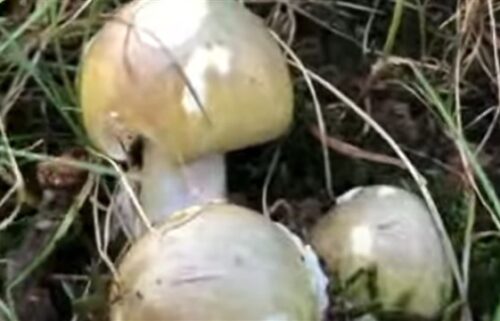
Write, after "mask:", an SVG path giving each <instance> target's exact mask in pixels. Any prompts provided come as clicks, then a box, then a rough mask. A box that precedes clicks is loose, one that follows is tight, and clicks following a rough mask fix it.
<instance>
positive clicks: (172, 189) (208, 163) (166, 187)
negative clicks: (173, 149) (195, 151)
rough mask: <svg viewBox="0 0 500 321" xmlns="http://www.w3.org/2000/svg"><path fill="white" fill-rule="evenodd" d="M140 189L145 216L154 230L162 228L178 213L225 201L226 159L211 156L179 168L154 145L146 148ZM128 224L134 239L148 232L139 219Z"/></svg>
mask: <svg viewBox="0 0 500 321" xmlns="http://www.w3.org/2000/svg"><path fill="white" fill-rule="evenodd" d="M140 186H141V188H140V193H139V198H140V202H141V205H142V209H143V211H144V213H145V215H146V216H147V218H148V219H149V220H150V222H151V223H152V224H153V226H154V225H157V224H161V223H163V222H164V221H165V220H166V219H167V218H168V217H169V216H170V215H172V214H173V213H175V212H176V211H179V210H183V209H185V208H188V207H190V206H194V205H200V204H205V203H208V202H211V201H214V200H221V199H222V200H223V199H225V198H226V166H225V160H224V155H222V154H212V155H208V156H204V157H202V158H199V159H197V160H194V161H192V162H189V163H186V164H177V163H175V162H173V161H169V157H168V156H165V154H164V153H163V152H161V151H159V150H158V149H157V148H155V146H154V145H151V144H146V146H145V148H144V152H143V167H142V172H141V182H140ZM129 221H130V219H129ZM125 224H126V225H128V226H127V229H128V230H129V231H132V233H133V234H134V236H139V235H141V234H142V233H143V232H144V231H145V226H143V225H144V224H143V223H142V222H141V221H140V220H139V218H138V217H137V216H135V218H132V221H131V222H125Z"/></svg>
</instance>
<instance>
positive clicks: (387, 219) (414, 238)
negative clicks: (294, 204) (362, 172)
mask: <svg viewBox="0 0 500 321" xmlns="http://www.w3.org/2000/svg"><path fill="white" fill-rule="evenodd" d="M312 246H313V247H314V249H315V250H316V251H317V253H318V255H319V256H320V257H321V258H323V259H324V260H325V262H326V266H327V268H328V270H329V271H330V272H331V273H332V274H333V276H334V277H336V278H337V279H336V280H337V281H338V282H339V285H340V287H341V288H343V290H344V294H345V296H346V298H347V299H349V300H350V301H351V302H352V303H353V304H355V305H358V306H372V305H376V306H378V308H379V310H380V312H381V313H387V314H393V313H394V314H403V315H407V316H417V317H423V318H434V317H436V316H437V315H438V314H439V313H440V312H442V309H443V308H444V306H445V304H446V303H447V302H448V300H449V298H450V295H451V290H452V273H451V270H450V268H449V266H448V262H447V260H446V256H445V253H444V247H443V245H442V242H441V239H440V238H439V235H438V233H437V230H436V228H435V226H434V224H433V222H432V219H431V216H430V214H429V212H428V210H427V208H426V207H425V205H424V204H423V202H422V201H421V200H420V199H419V198H418V197H416V196H415V195H413V194H411V193H409V192H407V191H405V190H403V189H400V188H396V187H392V186H384V185H378V186H369V187H358V188H355V189H353V190H351V191H349V192H347V193H345V194H344V195H343V196H341V197H340V198H339V199H338V205H337V206H336V207H334V208H333V209H332V210H331V211H330V212H329V213H328V214H327V215H326V216H324V217H323V218H321V219H320V220H319V221H318V223H317V225H316V226H315V227H314V228H313V231H312Z"/></svg>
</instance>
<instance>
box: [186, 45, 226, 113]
mask: <svg viewBox="0 0 500 321" xmlns="http://www.w3.org/2000/svg"><path fill="white" fill-rule="evenodd" d="M230 69H231V53H230V52H229V50H227V49H226V48H224V47H222V46H220V45H211V46H208V45H207V46H205V47H202V48H198V49H197V50H195V51H194V52H193V53H192V55H191V57H190V59H189V61H188V62H187V64H186V67H185V69H184V72H185V73H186V76H187V78H188V81H189V82H190V84H191V88H189V87H188V86H187V85H186V86H185V87H184V95H183V98H182V104H183V106H184V108H185V110H186V112H187V113H188V114H200V115H201V112H202V107H203V106H204V105H205V104H206V100H207V95H208V92H207V90H208V88H207V87H208V86H207V82H208V80H207V79H206V76H207V73H208V72H209V71H211V72H216V73H218V74H220V75H225V74H227V73H228V72H229V71H230ZM191 89H193V90H194V92H195V94H196V96H197V98H198V99H199V103H201V106H200V105H199V103H198V102H197V101H196V99H195V97H194V96H193V93H192V92H191Z"/></svg>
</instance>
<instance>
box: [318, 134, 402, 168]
mask: <svg viewBox="0 0 500 321" xmlns="http://www.w3.org/2000/svg"><path fill="white" fill-rule="evenodd" d="M310 131H311V133H312V134H313V136H314V137H316V138H317V139H318V140H320V141H323V140H324V142H325V143H326V145H328V147H330V148H331V149H333V150H334V151H336V152H337V153H339V154H342V155H346V156H350V157H353V158H358V159H364V160H368V161H371V162H375V163H381V164H387V165H393V166H396V167H399V168H401V169H404V170H406V166H405V164H404V163H403V162H402V161H401V160H400V159H397V158H395V157H391V156H387V155H383V154H378V153H374V152H369V151H366V150H364V149H361V148H359V147H357V146H354V145H351V144H349V143H346V142H344V141H341V140H339V139H337V138H335V137H332V136H325V137H322V135H321V134H320V132H319V130H318V128H317V127H316V126H314V125H313V126H311V128H310Z"/></svg>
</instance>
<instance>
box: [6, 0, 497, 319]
mask: <svg viewBox="0 0 500 321" xmlns="http://www.w3.org/2000/svg"><path fill="white" fill-rule="evenodd" d="M119 2H120V1H112V0H94V1H84V0H78V1H73V0H72V1H69V0H49V1H36V0H33V1H9V0H4V1H0V10H2V12H3V13H4V14H3V16H1V17H0V102H1V103H0V106H2V107H1V109H0V125H1V126H0V127H1V128H2V129H3V133H4V135H3V136H2V139H1V140H0V192H1V195H0V205H1V206H0V226H1V228H0V272H4V273H3V274H7V273H6V271H7V269H6V268H5V265H6V259H8V258H9V257H10V253H12V251H15V249H16V248H18V247H19V246H20V243H21V242H22V236H23V235H27V234H28V233H29V231H30V229H32V228H33V224H34V223H33V222H36V221H37V217H39V216H40V211H39V206H40V199H43V191H44V187H43V186H40V183H39V182H37V176H36V171H37V170H36V168H37V164H39V163H43V162H47V161H54V160H55V159H56V157H57V156H58V155H60V154H61V153H64V152H65V151H66V150H68V149H70V148H74V147H79V148H83V149H86V150H89V151H90V155H91V157H90V158H89V159H88V160H85V161H81V160H65V162H66V163H65V164H67V165H71V166H74V167H77V168H81V169H84V170H87V171H89V172H90V173H91V177H92V180H90V181H89V182H88V183H87V184H86V185H84V187H83V189H82V190H79V191H78V192H76V193H75V194H74V195H71V196H69V197H70V198H71V200H72V202H71V204H70V206H68V207H65V208H64V210H63V211H62V213H61V214H60V215H59V217H58V218H57V222H58V224H57V228H55V229H54V230H53V231H52V233H53V234H52V236H51V238H50V239H49V241H48V242H47V243H46V244H45V245H43V246H40V249H39V251H38V252H37V253H36V255H34V256H33V258H32V259H31V260H30V262H29V263H28V264H27V265H26V266H25V268H24V269H23V270H22V272H21V273H20V274H17V277H15V278H14V279H8V278H7V277H5V276H4V275H3V274H0V286H2V288H3V289H4V291H3V294H4V295H1V296H0V315H1V316H2V317H3V318H5V319H6V320H17V319H18V316H17V312H16V309H15V306H16V302H12V300H10V299H9V298H11V296H10V292H11V290H12V289H14V288H15V286H16V285H20V284H23V283H27V282H29V281H30V280H32V279H34V278H35V276H34V274H33V272H34V271H36V272H37V273H36V274H37V278H42V279H43V280H44V282H45V284H49V287H50V289H51V291H52V295H53V296H55V297H57V298H58V300H56V301H57V304H56V306H55V309H56V311H57V313H58V315H59V317H60V318H64V319H71V320H87V319H88V320H97V319H98V317H97V315H98V314H99V313H100V312H96V311H101V310H100V309H101V307H99V306H98V305H99V304H98V303H97V304H96V303H95V302H96V301H99V300H96V298H100V297H102V295H103V294H102V293H101V292H100V291H102V289H105V288H106V287H105V286H102V282H103V281H102V279H106V277H109V275H110V270H112V269H113V267H112V263H111V262H112V261H113V259H114V258H115V257H116V256H117V255H119V253H120V248H121V246H120V244H121V243H120V242H119V241H116V242H112V241H111V236H110V235H109V233H111V232H110V231H108V227H109V225H110V224H111V223H110V221H109V220H110V214H109V213H110V211H109V206H110V199H111V195H112V194H113V191H114V189H115V185H116V183H117V182H118V181H119V180H120V179H123V178H124V176H123V172H122V171H121V170H117V169H119V168H117V167H116V166H115V165H116V164H114V163H110V162H109V161H108V160H106V159H104V158H103V157H101V156H98V154H96V153H93V152H92V149H91V148H92V147H91V145H90V144H89V142H88V139H87V137H86V135H85V132H84V130H83V128H82V125H81V120H80V114H79V109H78V99H77V89H76V84H75V79H76V73H77V70H78V61H79V58H80V55H81V52H82V50H83V48H84V46H85V44H86V43H87V42H88V40H89V39H90V37H91V36H92V35H93V34H94V32H95V31H96V30H97V29H98V27H99V26H100V24H101V23H102V21H103V17H104V14H105V13H109V12H110V10H111V8H114V7H116V6H117V5H118V3H119ZM248 2H249V3H250V4H249V5H250V7H251V8H252V10H255V12H257V13H258V14H260V15H262V16H263V17H264V18H266V19H267V20H266V21H268V22H269V24H270V25H271V26H272V27H273V28H274V30H275V32H276V34H277V35H278V37H279V38H278V39H286V41H283V42H282V45H283V47H284V48H285V51H288V54H289V57H290V66H291V70H292V72H293V74H294V79H295V84H296V104H297V113H296V124H295V125H294V128H293V129H292V131H291V133H290V134H289V137H288V138H285V139H284V140H283V141H282V142H281V144H280V147H279V151H278V152H276V147H275V144H272V145H266V146H263V147H257V148H253V149H250V150H247V151H241V152H236V153H232V154H231V155H229V173H230V179H229V180H230V181H229V183H230V189H231V191H232V192H233V193H234V194H239V195H243V197H244V198H245V200H246V203H247V204H248V205H249V206H251V207H254V208H257V209H261V208H265V209H266V213H268V214H269V215H270V216H271V217H273V218H279V219H283V218H282V217H280V216H279V211H278V210H277V211H275V212H273V209H276V207H273V206H272V205H273V203H274V202H275V201H279V200H285V201H286V203H287V204H288V205H287V206H289V207H290V208H291V210H292V211H293V210H296V211H297V210H298V209H300V208H301V207H300V206H301V204H303V203H304V202H305V201H306V200H310V199H311V198H312V199H315V200H316V201H318V202H319V203H320V205H321V208H322V209H326V208H328V207H329V206H330V205H331V204H332V200H331V198H332V197H333V196H334V195H335V194H339V193H342V192H343V191H345V190H346V189H348V188H350V187H352V186H356V185H361V184H373V183H392V184H396V185H400V186H405V187H407V188H409V189H412V190H414V191H417V192H418V193H420V194H421V195H422V197H423V198H424V199H425V201H426V202H427V204H428V205H429V208H430V209H431V212H432V215H433V219H434V222H435V224H436V226H437V227H438V229H439V231H440V235H441V237H442V239H443V240H444V242H445V244H446V247H447V254H448V258H449V260H450V264H451V265H452V267H453V269H454V274H455V279H456V284H457V291H456V295H455V298H454V299H455V300H454V302H452V303H450V309H449V311H448V312H449V313H448V316H449V319H450V320H453V319H457V314H461V315H462V317H463V318H464V320H467V319H469V320H471V319H472V318H473V319H474V320H500V312H499V311H500V304H499V301H500V288H499V287H497V286H493V285H494V284H500V237H498V236H499V235H500V231H499V229H500V199H499V197H498V190H499V183H500V175H499V172H498V166H499V165H500V163H498V162H497V161H496V159H497V158H498V156H499V155H500V147H498V141H499V139H500V136H499V135H500V134H498V128H497V125H498V124H497V123H498V117H499V116H498V115H499V114H500V107H498V105H499V101H500V89H499V85H500V62H499V57H498V51H497V50H495V48H498V45H497V43H496V41H497V34H496V33H497V28H498V26H499V24H498V22H497V21H499V11H500V6H499V5H498V4H496V3H494V2H493V1H492V0H488V1H472V0H469V1H465V0H464V1H437V0H426V1H424V0H414V1H403V0H394V1H388V2H386V1H368V0H358V1H352V2H346V1H333V0H332V1H331V2H322V1H312V0H311V1H305V0H304V1H299V2H293V3H290V4H284V5H282V8H281V10H278V11H273V8H274V6H275V5H276V3H275V2H274V1H271V0H269V1H260V2H256V3H253V2H252V1H248ZM272 12H273V13H274V15H271V14H270V13H272ZM491 106H493V107H491ZM312 124H318V127H319V129H320V132H321V133H322V135H325V136H326V135H331V136H332V137H336V138H338V139H340V140H342V141H345V142H348V143H350V144H353V145H355V146H357V147H359V148H360V149H363V150H365V151H368V152H372V153H377V154H381V155H387V156H391V157H395V158H397V159H399V160H400V161H401V162H402V163H403V164H404V165H405V168H406V169H401V168H399V167H398V168H396V167H392V166H391V165H387V164H380V163H375V162H369V161H366V160H359V159H356V160H354V158H350V157H346V156H345V155H341V154H338V153H337V152H336V151H335V150H330V149H329V148H327V146H326V144H322V143H321V140H318V139H316V138H315V137H314V136H313V135H311V134H310V132H309V128H310V126H311V125H312ZM411 128H415V132H416V134H415V135H413V136H412V135H410V134H409V133H410V130H411ZM457 173H458V174H457ZM26 195H28V196H29V195H33V196H34V197H33V198H29V197H26ZM30 199H31V200H32V201H29V200H30ZM304 215H305V216H304ZM304 215H302V216H300V218H293V217H292V218H289V220H290V221H286V220H285V223H288V224H289V225H290V226H299V227H301V230H302V232H304V233H307V226H308V225H307V224H311V222H312V221H315V220H316V219H317V217H316V216H314V215H312V216H310V217H308V216H307V215H306V214H304ZM302 220H303V221H302ZM76 227H78V228H76ZM74 231H76V232H75V233H73V232H74ZM14 234H15V235H17V236H14ZM19 235H21V236H19ZM69 239H71V240H73V241H70V240H69ZM76 244H78V245H76ZM75 246H77V247H78V246H81V247H82V251H81V252H79V253H78V255H76V254H74V253H73V254H72V255H70V256H69V257H68V256H67V253H68V251H69V253H71V252H72V249H73V248H74V247H75ZM66 260H67V261H68V262H66ZM56 274H57V275H64V276H65V279H64V281H60V280H59V281H54V279H53V275H56ZM40 275H41V276H40ZM75 275H82V276H86V277H88V278H86V279H85V280H86V281H84V282H83V281H75V279H74V278H72V277H71V276H75ZM98 289H100V290H98ZM74 304H76V305H77V306H79V307H81V306H83V307H85V308H84V309H83V311H82V309H75V311H76V310H78V311H79V313H75V311H73V310H72V306H73V305H74ZM96 305H97V306H96ZM471 316H472V318H471ZM0 318H1V317H0ZM445 319H446V317H445Z"/></svg>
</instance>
